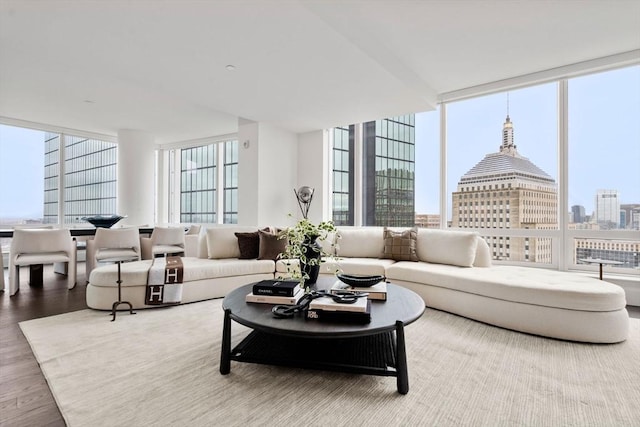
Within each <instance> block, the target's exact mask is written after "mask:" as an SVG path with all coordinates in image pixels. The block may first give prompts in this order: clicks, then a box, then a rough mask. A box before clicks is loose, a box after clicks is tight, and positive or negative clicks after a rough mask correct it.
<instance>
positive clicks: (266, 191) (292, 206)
mask: <svg viewBox="0 0 640 427" xmlns="http://www.w3.org/2000/svg"><path fill="white" fill-rule="evenodd" d="M238 143H239V146H240V148H239V153H238V224H240V225H257V226H267V225H275V226H286V225H289V224H290V223H291V220H290V219H289V218H288V214H293V215H296V210H297V209H298V205H297V203H296V201H295V195H294V193H293V189H294V188H297V187H296V186H297V174H298V166H297V162H298V136H297V135H296V134H294V133H291V132H288V131H285V130H282V129H280V128H278V127H276V126H273V125H270V124H266V123H257V122H250V121H247V120H242V119H241V120H240V121H239V124H238Z"/></svg>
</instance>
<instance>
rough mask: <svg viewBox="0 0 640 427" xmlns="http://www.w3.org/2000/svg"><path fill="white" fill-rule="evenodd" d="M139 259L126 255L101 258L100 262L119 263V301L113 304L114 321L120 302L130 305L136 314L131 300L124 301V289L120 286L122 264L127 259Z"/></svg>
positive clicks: (131, 311)
mask: <svg viewBox="0 0 640 427" xmlns="http://www.w3.org/2000/svg"><path fill="white" fill-rule="evenodd" d="M137 259H138V257H137V256H132V255H124V256H114V257H111V258H104V259H101V260H100V262H115V263H116V264H118V280H116V283H117V284H118V301H116V302H114V303H113V305H112V306H111V314H112V315H113V318H112V319H111V321H112V322H113V321H114V320H116V308H118V306H119V305H120V304H127V305H128V306H129V313H130V314H136V313H134V311H133V305H131V303H130V302H129V301H122V289H121V286H120V285H121V284H122V276H121V271H120V264H122V263H123V262H127V261H136V260H137Z"/></svg>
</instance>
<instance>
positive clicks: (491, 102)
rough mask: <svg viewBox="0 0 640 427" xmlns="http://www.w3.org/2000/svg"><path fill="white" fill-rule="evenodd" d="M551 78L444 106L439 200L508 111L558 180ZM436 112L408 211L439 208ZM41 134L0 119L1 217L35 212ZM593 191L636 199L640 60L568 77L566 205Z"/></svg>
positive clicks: (533, 153) (424, 126) (425, 120)
mask: <svg viewBox="0 0 640 427" xmlns="http://www.w3.org/2000/svg"><path fill="white" fill-rule="evenodd" d="M556 88H557V85H556V84H555V83H549V84H544V85H539V86H534V87H529V88H525V89H520V90H516V91H511V92H509V95H508V107H507V94H506V93H499V94H495V95H489V96H484V97H479V98H474V99H470V100H466V101H459V102H454V103H450V104H448V105H447V141H448V152H447V159H448V162H447V165H448V166H447V194H449V195H448V197H447V201H448V205H449V207H450V204H451V200H450V199H451V196H450V193H451V192H452V191H455V189H456V185H457V183H458V180H459V179H460V177H462V175H464V174H465V173H466V172H467V171H469V170H470V169H471V168H472V167H473V166H474V165H476V164H477V163H478V162H480V161H481V160H482V159H483V158H484V156H485V155H487V154H489V153H493V152H497V151H498V150H499V147H500V144H501V143H502V127H503V124H504V121H505V118H506V116H507V108H508V114H509V116H510V118H511V121H512V123H513V126H514V135H515V143H516V146H517V148H518V152H519V153H520V155H522V156H524V157H527V158H528V159H529V160H531V161H532V162H533V163H534V164H535V165H537V166H538V167H540V168H541V169H542V170H544V171H545V172H546V173H547V174H549V175H550V176H551V177H553V178H554V179H556V181H557V180H558V171H557V169H558V166H557V165H558V153H557V144H556V141H557V133H558V127H557V101H556V98H557V96H556V90H557V89H556ZM439 121H440V119H439V111H432V112H427V113H418V114H416V212H417V213H435V214H437V213H438V212H439V210H438V202H439V180H440V172H439V165H440V159H439V145H440V142H439V129H438V127H439ZM43 141H44V133H43V132H41V131H34V130H29V129H21V128H15V127H11V126H4V125H0V184H2V185H1V186H0V188H2V190H1V191H2V192H1V196H0V198H1V200H2V203H0V221H1V220H2V219H3V218H34V217H36V218H39V217H42V210H43V191H44V190H43V186H44V156H43V153H44V142H43ZM598 189H613V190H618V192H619V195H620V200H621V203H640V66H635V67H630V68H624V69H620V70H615V71H610V72H606V73H599V74H592V75H589V76H585V77H579V78H575V79H571V80H570V81H569V207H571V206H572V205H582V206H584V207H585V211H586V213H587V214H590V213H591V212H592V211H593V204H594V197H595V194H596V191H597V190H598Z"/></svg>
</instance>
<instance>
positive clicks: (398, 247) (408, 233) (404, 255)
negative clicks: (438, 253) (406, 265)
mask: <svg viewBox="0 0 640 427" xmlns="http://www.w3.org/2000/svg"><path fill="white" fill-rule="evenodd" d="M417 238H418V229H417V228H415V227H414V228H410V229H407V230H401V231H394V230H390V229H388V228H386V227H385V228H384V257H385V258H390V259H393V260H395V261H418V255H417V254H416V240H417Z"/></svg>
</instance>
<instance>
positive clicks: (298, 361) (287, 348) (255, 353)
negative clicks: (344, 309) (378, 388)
mask: <svg viewBox="0 0 640 427" xmlns="http://www.w3.org/2000/svg"><path fill="white" fill-rule="evenodd" d="M394 335H395V333H394V332H393V331H388V332H383V333H380V334H377V335H369V336H363V337H353V338H330V339H317V338H301V337H290V336H285V335H276V334H269V333H266V332H261V331H256V330H254V331H252V332H251V333H250V334H249V335H248V336H247V337H246V338H245V339H244V340H242V341H241V342H240V344H238V345H237V346H236V347H235V348H234V349H233V350H231V354H230V359H231V360H235V361H238V362H247V363H261V364H266V365H277V366H288V367H295V368H306V369H322V370H327V371H338V372H349V373H353V374H366V375H379V376H398V372H397V369H396V366H397V363H396V360H397V359H396V346H395V337H394Z"/></svg>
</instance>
